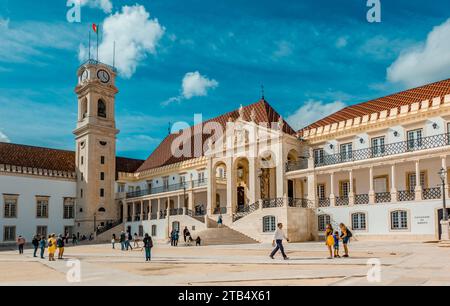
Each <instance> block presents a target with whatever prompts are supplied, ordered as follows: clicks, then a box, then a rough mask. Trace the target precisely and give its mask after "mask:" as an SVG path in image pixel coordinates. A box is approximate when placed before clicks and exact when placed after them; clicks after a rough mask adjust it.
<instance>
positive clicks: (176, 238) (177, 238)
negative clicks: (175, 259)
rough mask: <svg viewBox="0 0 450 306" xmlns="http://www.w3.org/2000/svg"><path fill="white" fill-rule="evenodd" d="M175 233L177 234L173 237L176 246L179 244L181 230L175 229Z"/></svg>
mask: <svg viewBox="0 0 450 306" xmlns="http://www.w3.org/2000/svg"><path fill="white" fill-rule="evenodd" d="M174 235H175V236H174V238H173V243H174V246H178V240H179V239H180V232H179V231H178V230H175V234H174Z"/></svg>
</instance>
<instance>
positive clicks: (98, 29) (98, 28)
mask: <svg viewBox="0 0 450 306" xmlns="http://www.w3.org/2000/svg"><path fill="white" fill-rule="evenodd" d="M96 28H97V63H98V32H99V31H100V27H98V26H97V27H96Z"/></svg>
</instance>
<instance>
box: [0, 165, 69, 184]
mask: <svg viewBox="0 0 450 306" xmlns="http://www.w3.org/2000/svg"><path fill="white" fill-rule="evenodd" d="M0 174H5V175H22V176H30V177H36V176H40V177H45V178H53V179H65V180H71V181H72V180H73V181H76V178H77V175H76V173H75V172H68V171H58V170H50V169H41V168H33V167H22V166H15V165H5V164H0Z"/></svg>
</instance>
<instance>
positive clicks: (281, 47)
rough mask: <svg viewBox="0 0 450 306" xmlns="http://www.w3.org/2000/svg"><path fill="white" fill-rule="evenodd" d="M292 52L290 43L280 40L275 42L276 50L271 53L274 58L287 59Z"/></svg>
mask: <svg viewBox="0 0 450 306" xmlns="http://www.w3.org/2000/svg"><path fill="white" fill-rule="evenodd" d="M292 52H293V46H292V44H291V43H290V42H288V41H285V40H282V41H279V42H277V49H276V50H275V52H274V53H273V55H274V56H275V57H287V56H290V55H291V54H292Z"/></svg>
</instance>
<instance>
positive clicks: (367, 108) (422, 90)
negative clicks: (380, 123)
mask: <svg viewBox="0 0 450 306" xmlns="http://www.w3.org/2000/svg"><path fill="white" fill-rule="evenodd" d="M447 94H450V79H447V80H444V81H440V82H436V83H432V84H428V85H424V86H420V87H417V88H413V89H408V90H405V91H402V92H399V93H396V94H392V95H389V96H386V97H383V98H378V99H374V100H371V101H367V102H363V103H360V104H356V105H351V106H347V107H345V108H343V109H341V110H340V111H337V112H336V113H334V114H332V115H329V116H327V117H325V118H322V119H320V120H318V121H316V122H314V123H312V124H310V125H308V126H306V127H305V128H303V129H301V130H300V131H299V132H300V133H302V132H303V131H305V130H309V129H313V128H317V127H321V126H325V125H329V124H333V123H339V122H341V121H345V120H348V119H353V118H357V117H362V116H364V115H370V114H372V113H379V112H381V111H384V110H391V109H393V108H400V107H401V106H404V105H411V104H413V103H416V102H422V101H425V100H429V101H430V103H431V100H432V99H433V98H435V97H442V96H445V95H447ZM441 103H442V101H441Z"/></svg>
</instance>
